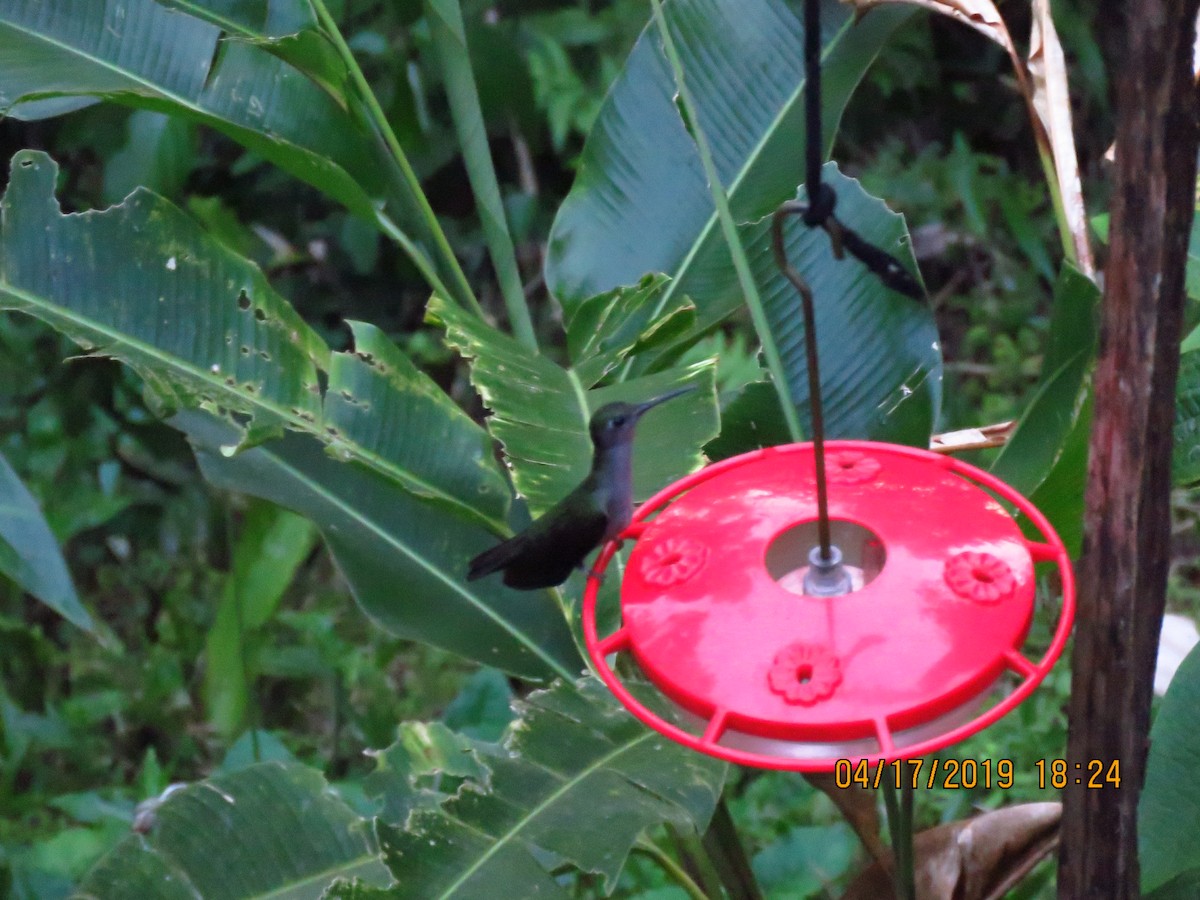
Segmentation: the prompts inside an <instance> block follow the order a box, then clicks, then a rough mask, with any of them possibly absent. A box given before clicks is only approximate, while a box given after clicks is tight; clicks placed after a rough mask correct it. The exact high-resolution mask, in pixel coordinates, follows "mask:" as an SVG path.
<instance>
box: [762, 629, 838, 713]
mask: <svg viewBox="0 0 1200 900" xmlns="http://www.w3.org/2000/svg"><path fill="white" fill-rule="evenodd" d="M767 680H768V681H769V682H770V684H771V690H773V691H774V692H775V693H777V694H782V695H783V697H784V698H785V699H786V700H787V701H788V702H789V703H804V704H812V703H817V702H818V701H820V700H824V699H826V698H828V697H830V696H831V695H832V694H833V691H834V689H835V688H836V687H837V686H838V685H839V684H840V683H841V681H842V666H841V663H839V662H838V658H837V657H836V656H834V655H833V653H831V652H830V651H829V650H828V649H827V648H825V647H821V646H819V645H817V644H805V643H803V642H801V643H795V644H791V645H790V646H788V647H785V648H784V649H783V650H781V651H779V653H778V654H777V655H776V656H775V664H774V665H773V666H771V671H770V673H769V674H768V675H767Z"/></svg>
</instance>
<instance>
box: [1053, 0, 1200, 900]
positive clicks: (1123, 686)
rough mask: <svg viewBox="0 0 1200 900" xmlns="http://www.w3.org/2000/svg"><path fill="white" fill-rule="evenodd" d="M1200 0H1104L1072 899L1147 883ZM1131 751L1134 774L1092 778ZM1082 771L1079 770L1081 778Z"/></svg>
mask: <svg viewBox="0 0 1200 900" xmlns="http://www.w3.org/2000/svg"><path fill="white" fill-rule="evenodd" d="M1198 6H1200V0H1124V2H1121V3H1109V4H1105V7H1106V9H1105V11H1104V12H1102V13H1101V15H1100V19H1101V21H1100V23H1099V24H1100V27H1102V28H1104V29H1105V30H1106V31H1107V34H1105V35H1103V36H1102V44H1103V45H1104V46H1105V47H1106V48H1108V49H1109V75H1110V77H1111V78H1112V80H1113V82H1114V83H1115V84H1116V120H1117V135H1116V173H1115V193H1114V196H1113V203H1112V210H1111V211H1112V217H1111V220H1110V229H1109V233H1110V253H1109V259H1108V264H1107V266H1106V267H1105V289H1104V302H1103V306H1102V313H1101V315H1102V318H1101V327H1100V348H1099V358H1098V360H1097V364H1096V375H1095V419H1094V424H1093V429H1092V436H1091V448H1090V460H1089V463H1088V487H1087V498H1086V499H1087V511H1086V514H1085V519H1084V526H1085V537H1084V550H1083V557H1082V559H1081V561H1080V565H1079V582H1080V598H1079V617H1078V624H1077V626H1076V635H1075V650H1074V655H1073V656H1072V660H1071V664H1072V671H1073V673H1074V675H1073V679H1074V680H1073V685H1072V691H1071V704H1070V737H1069V739H1068V742H1067V764H1068V785H1067V788H1066V790H1065V791H1064V794H1063V803H1064V809H1063V822H1062V835H1063V840H1062V845H1061V847H1062V849H1061V855H1060V863H1061V864H1060V869H1059V875H1058V892H1059V897H1061V898H1072V900H1074V898H1098V900H1099V898H1103V900H1114V898H1116V900H1120V898H1134V897H1137V896H1138V861H1137V803H1138V798H1139V796H1140V794H1141V788H1142V784H1143V781H1144V776H1145V765H1146V751H1147V749H1148V745H1149V739H1148V734H1149V726H1150V699H1151V689H1152V686H1153V681H1154V663H1155V658H1156V655H1157V648H1158V635H1159V629H1160V627H1161V623H1162V614H1163V603H1164V600H1165V593H1166V582H1167V562H1168V553H1169V549H1170V547H1169V545H1170V524H1171V523H1170V491H1171V449H1172V430H1173V429H1172V424H1173V420H1174V412H1175V378H1176V374H1177V372H1178V369H1179V342H1180V338H1181V334H1180V330H1181V328H1182V320H1183V305H1184V268H1185V265H1186V261H1187V245H1188V233H1189V230H1190V226H1191V221H1192V214H1193V209H1194V198H1195V187H1196V181H1195V179H1196V150H1197V128H1196V113H1197V93H1196V86H1195V82H1194V80H1193V76H1192V45H1193V37H1194V32H1195V21H1196V12H1197V7H1198ZM1092 760H1099V761H1100V762H1101V763H1102V764H1103V765H1104V767H1105V770H1107V767H1108V765H1109V763H1110V762H1112V761H1113V760H1119V764H1120V774H1121V779H1122V780H1121V785H1120V787H1119V788H1114V787H1111V786H1106V787H1103V788H1101V789H1099V790H1095V789H1089V788H1088V787H1087V786H1086V781H1087V777H1088V774H1089V770H1088V764H1089V763H1090V762H1091V761H1092ZM1080 776H1082V778H1081V782H1080V783H1076V782H1075V778H1076V777H1080Z"/></svg>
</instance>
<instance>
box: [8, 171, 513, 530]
mask: <svg viewBox="0 0 1200 900" xmlns="http://www.w3.org/2000/svg"><path fill="white" fill-rule="evenodd" d="M57 173H58V167H57V166H56V165H55V163H54V162H53V161H52V160H51V159H50V158H49V157H48V156H46V155H45V154H44V153H39V152H33V151H22V152H20V153H18V154H16V156H14V157H13V166H12V177H11V180H10V182H9V186H8V190H7V192H6V194H5V196H4V199H3V201H2V202H0V209H2V211H3V223H2V230H0V308H7V309H15V310H18V311H20V312H24V313H28V314H29V315H32V316H36V317H37V318H39V319H42V320H44V321H46V322H48V323H50V324H51V325H53V326H54V327H56V328H58V329H59V330H60V331H62V332H64V333H65V334H67V335H68V336H69V337H71V338H72V339H74V340H75V341H77V342H78V343H80V344H81V345H82V346H84V347H85V348H86V349H88V350H91V351H93V352H95V353H99V354H103V355H107V356H112V357H115V358H117V359H119V360H121V361H122V362H125V363H127V364H129V365H130V366H132V367H133V368H134V369H136V370H137V371H138V373H139V374H140V375H141V376H142V377H143V378H144V379H145V380H146V383H147V386H148V387H149V388H150V389H151V391H152V394H153V397H154V398H155V400H156V402H157V404H158V406H159V407H160V409H161V410H162V411H163V412H167V413H169V412H171V411H174V410H176V409H189V408H197V407H202V408H206V409H212V410H218V409H219V410H221V411H223V413H224V414H225V415H226V417H227V418H228V417H230V416H234V415H236V416H237V417H238V424H239V428H240V433H238V432H232V433H231V444H230V446H229V448H228V451H227V452H233V450H234V448H236V447H242V448H245V447H248V446H252V445H253V444H255V443H257V442H260V441H262V440H264V439H266V438H268V437H272V436H275V435H277V434H279V433H280V432H281V431H282V430H283V429H284V428H291V429H294V430H298V431H303V432H307V433H308V434H311V435H313V436H315V437H317V438H319V439H320V440H321V441H322V442H324V443H325V444H326V445H327V446H328V448H329V451H330V452H331V453H334V454H335V455H337V457H338V458H339V459H343V460H347V461H350V460H353V461H356V462H359V463H362V464H363V465H366V466H368V467H370V468H372V469H374V470H375V471H377V472H378V473H380V475H381V476H383V477H384V478H386V479H388V480H391V481H394V482H396V483H397V484H398V485H400V486H402V487H403V488H404V489H405V490H408V491H410V492H412V493H415V494H418V495H420V496H422V497H426V498H429V499H431V500H434V501H437V502H439V503H443V504H446V505H448V506H451V507H453V508H454V509H456V510H457V511H458V512H459V513H460V514H462V515H464V516H467V517H469V518H472V519H474V520H476V521H477V522H479V523H481V524H484V525H489V526H491V527H492V528H493V529H496V530H499V529H502V528H503V522H504V521H505V518H506V514H507V508H508V501H509V492H508V486H507V484H506V482H505V480H504V477H503V475H502V474H501V472H500V471H499V469H498V467H497V465H496V463H495V461H494V460H493V458H492V452H491V443H490V441H489V439H488V437H487V434H486V433H485V432H484V431H483V429H481V428H480V427H479V426H477V425H475V424H474V423H473V422H472V421H471V419H470V418H469V417H468V416H467V415H466V414H465V413H463V412H462V411H461V410H460V409H459V408H458V407H456V406H455V405H454V403H453V402H452V401H451V400H450V399H449V398H448V397H447V396H446V395H445V394H444V393H443V392H442V391H441V390H440V389H439V388H438V387H437V386H436V385H435V384H434V383H433V382H432V381H431V380H430V379H429V378H428V377H427V376H425V375H423V374H422V373H421V372H419V371H418V370H417V369H416V367H415V366H414V365H413V364H412V363H411V362H410V361H409V360H408V359H407V358H405V357H404V356H403V354H401V353H400V352H399V351H398V350H397V349H396V347H395V346H394V345H393V344H392V343H391V342H390V341H388V340H387V339H386V338H385V337H384V336H383V335H382V334H381V333H380V332H379V331H378V330H377V329H374V328H372V327H371V326H368V325H361V324H357V323H355V324H354V325H353V326H352V327H353V329H354V336H355V340H356V342H357V346H356V348H355V350H354V351H352V352H347V353H336V354H333V353H330V351H329V348H328V347H326V346H325V344H324V343H323V342H322V341H321V339H320V338H319V337H318V336H317V335H316V333H315V332H314V331H312V329H310V328H309V327H308V326H307V325H306V324H305V323H304V321H303V320H302V319H301V318H300V317H299V316H298V315H297V314H296V312H295V311H294V310H293V309H292V307H291V306H290V305H289V304H288V303H287V301H286V300H284V299H283V298H282V297H280V296H279V295H278V294H276V293H275V292H274V291H273V290H272V289H271V287H270V285H269V284H268V283H267V280H266V278H265V277H264V276H263V274H262V272H261V271H260V270H259V269H258V268H257V267H256V266H255V265H254V264H253V263H251V262H249V261H247V260H245V259H244V258H242V257H240V256H238V255H236V254H235V253H233V252H232V251H231V250H229V249H228V248H226V247H225V246H224V245H222V244H220V243H219V242H217V241H216V240H214V239H213V238H211V237H209V236H208V235H207V234H205V233H204V232H203V231H202V230H201V229H200V228H199V227H198V226H197V225H196V224H195V222H193V221H192V220H191V219H190V218H188V217H187V216H186V215H184V214H183V213H182V212H180V211H179V210H178V209H176V208H175V207H174V206H172V205H171V204H170V203H168V202H167V201H166V200H163V199H162V198H161V197H158V196H156V195H154V194H152V193H150V192H149V191H145V190H138V191H135V192H134V193H133V194H132V195H130V197H129V198H128V199H127V200H126V201H125V202H124V203H122V204H121V205H120V206H114V207H112V208H110V209H107V210H104V211H103V212H89V213H84V214H79V215H63V214H62V212H61V211H60V210H59V208H58V203H57V201H56V200H55V198H54V194H53V188H54V184H55V179H56V177H57ZM322 375H324V376H325V377H327V379H328V387H327V390H326V393H325V395H324V396H323V395H322V388H321V378H322Z"/></svg>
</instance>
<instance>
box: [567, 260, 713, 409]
mask: <svg viewBox="0 0 1200 900" xmlns="http://www.w3.org/2000/svg"><path fill="white" fill-rule="evenodd" d="M669 281H670V279H668V278H666V277H665V276H663V275H647V276H645V277H644V278H642V279H641V280H640V281H639V282H638V283H637V284H635V285H630V286H628V287H618V288H613V289H612V290H611V291H606V292H604V293H603V294H597V295H596V296H594V297H589V298H588V299H587V300H585V301H583V302H582V303H580V304H578V305H577V306H576V307H574V309H573V310H572V312H571V316H570V318H569V319H567V321H566V322H564V325H565V326H566V331H567V355H568V356H569V357H570V358H571V367H572V368H573V369H574V371H575V374H576V375H577V376H578V377H579V381H580V382H581V383H582V384H583V385H584V386H585V387H589V388H590V387H593V386H594V385H595V384H596V383H597V382H599V381H600V380H601V379H603V378H604V377H605V376H607V375H608V374H609V373H611V372H612V371H613V370H614V369H615V368H616V367H617V366H618V365H619V364H620V363H621V362H622V361H624V359H625V358H626V357H628V356H630V355H635V356H636V355H638V354H641V353H646V352H649V351H652V350H654V349H656V348H658V347H662V346H664V345H666V344H669V343H670V342H671V341H672V340H673V339H674V338H676V337H678V336H679V335H681V334H684V333H686V332H688V331H690V330H691V329H692V327H693V326H694V325H695V322H696V307H695V304H693V303H692V301H691V300H689V299H688V298H687V297H683V296H680V295H676V297H675V298H674V299H673V300H672V301H671V305H670V306H669V307H668V308H666V309H663V310H661V311H659V310H657V306H658V300H659V298H660V297H661V296H662V293H663V291H665V290H666V287H667V284H668V283H669Z"/></svg>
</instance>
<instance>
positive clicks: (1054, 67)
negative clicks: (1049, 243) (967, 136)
mask: <svg viewBox="0 0 1200 900" xmlns="http://www.w3.org/2000/svg"><path fill="white" fill-rule="evenodd" d="M1028 67H1029V76H1030V80H1031V81H1032V83H1033V85H1032V86H1033V108H1034V110H1035V111H1036V112H1037V116H1038V119H1039V120H1040V121H1041V125H1042V128H1043V129H1044V135H1039V140H1041V139H1042V138H1043V137H1044V138H1045V139H1048V140H1049V144H1050V153H1051V156H1052V157H1053V159H1054V172H1055V176H1056V178H1057V180H1058V193H1059V196H1060V197H1061V200H1062V206H1063V213H1064V215H1065V216H1066V220H1067V228H1068V229H1069V230H1070V232H1071V243H1072V245H1073V246H1074V248H1075V259H1076V263H1077V264H1078V266H1079V269H1080V271H1082V272H1083V274H1085V275H1087V276H1088V277H1089V278H1092V279H1094V278H1095V277H1096V265H1095V262H1094V261H1093V259H1092V247H1091V242H1090V241H1089V239H1088V230H1087V209H1086V208H1085V207H1084V205H1083V187H1082V186H1081V185H1080V182H1079V158H1078V157H1077V155H1076V153H1075V133H1074V131H1073V129H1072V127H1071V96H1070V94H1069V93H1068V91H1067V65H1066V61H1065V60H1064V59H1063V50H1062V44H1060V43H1059V40H1058V32H1057V31H1055V29H1054V19H1053V18H1052V17H1051V15H1050V0H1033V28H1032V30H1031V31H1030V34H1029V64H1028Z"/></svg>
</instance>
